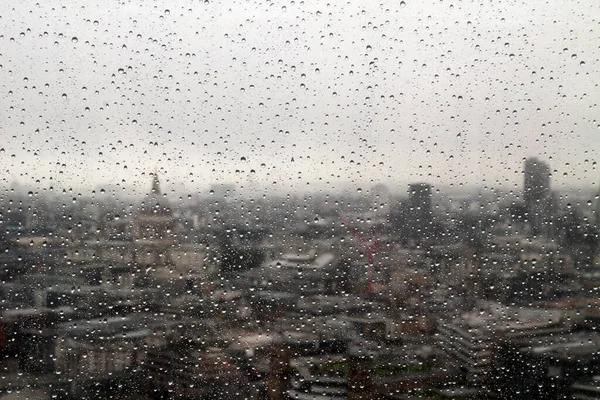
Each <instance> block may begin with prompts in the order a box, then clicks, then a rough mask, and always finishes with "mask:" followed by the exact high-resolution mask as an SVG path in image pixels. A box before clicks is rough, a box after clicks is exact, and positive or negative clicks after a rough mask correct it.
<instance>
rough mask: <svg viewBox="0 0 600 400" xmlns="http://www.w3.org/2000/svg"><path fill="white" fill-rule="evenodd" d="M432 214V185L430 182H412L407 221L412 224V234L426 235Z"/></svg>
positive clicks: (415, 235) (417, 235) (416, 235)
mask: <svg viewBox="0 0 600 400" xmlns="http://www.w3.org/2000/svg"><path fill="white" fill-rule="evenodd" d="M432 216H433V211H432V209H431V185H430V184H428V183H412V184H410V185H409V193H408V215H407V217H408V218H407V222H408V223H409V225H410V232H411V236H413V237H423V236H425V235H426V233H427V232H428V230H429V226H430V225H431V221H432Z"/></svg>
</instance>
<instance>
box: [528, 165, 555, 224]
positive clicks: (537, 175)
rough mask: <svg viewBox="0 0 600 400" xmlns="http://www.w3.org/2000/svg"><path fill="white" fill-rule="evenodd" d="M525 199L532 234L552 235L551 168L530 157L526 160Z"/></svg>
mask: <svg viewBox="0 0 600 400" xmlns="http://www.w3.org/2000/svg"><path fill="white" fill-rule="evenodd" d="M524 174H525V181H524V188H523V199H524V200H525V206H526V207H527V213H528V219H529V224H530V227H531V233H532V234H534V235H540V234H546V235H547V234H550V232H551V223H550V222H551V218H552V196H551V193H550V166H549V165H548V164H547V163H545V162H543V161H540V160H538V159H537V158H535V157H530V158H528V159H527V160H525V168H524Z"/></svg>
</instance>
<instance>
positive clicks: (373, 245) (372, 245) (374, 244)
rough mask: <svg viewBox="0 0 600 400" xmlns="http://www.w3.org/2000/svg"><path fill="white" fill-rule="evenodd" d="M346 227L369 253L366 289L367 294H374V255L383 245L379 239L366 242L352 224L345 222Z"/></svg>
mask: <svg viewBox="0 0 600 400" xmlns="http://www.w3.org/2000/svg"><path fill="white" fill-rule="evenodd" d="M343 223H344V225H346V226H347V227H348V229H349V230H350V232H352V234H353V235H354V236H355V237H356V238H357V239H358V241H359V242H360V244H361V245H362V247H363V249H364V250H365V251H366V252H367V260H368V263H369V264H368V266H367V268H368V269H367V288H366V293H367V294H371V293H373V267H374V265H373V255H374V254H375V253H377V252H378V251H379V250H381V243H379V240H377V238H375V239H372V240H370V241H367V240H365V238H364V237H363V236H362V235H361V234H360V232H359V231H358V230H357V229H356V228H355V227H353V226H351V225H350V224H348V223H347V221H344V220H343Z"/></svg>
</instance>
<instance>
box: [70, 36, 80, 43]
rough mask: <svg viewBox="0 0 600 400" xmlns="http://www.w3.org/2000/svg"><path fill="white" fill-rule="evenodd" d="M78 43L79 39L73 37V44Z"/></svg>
mask: <svg viewBox="0 0 600 400" xmlns="http://www.w3.org/2000/svg"><path fill="white" fill-rule="evenodd" d="M78 41H79V39H77V37H76V36H73V37H72V38H71V42H73V43H77V42H78Z"/></svg>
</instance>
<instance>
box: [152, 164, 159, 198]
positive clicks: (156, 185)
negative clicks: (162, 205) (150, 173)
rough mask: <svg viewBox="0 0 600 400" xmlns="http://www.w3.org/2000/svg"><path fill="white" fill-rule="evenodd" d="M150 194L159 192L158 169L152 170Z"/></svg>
mask: <svg viewBox="0 0 600 400" xmlns="http://www.w3.org/2000/svg"><path fill="white" fill-rule="evenodd" d="M152 194H157V195H158V194H160V182H159V181H158V171H156V170H154V177H153V178H152Z"/></svg>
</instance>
